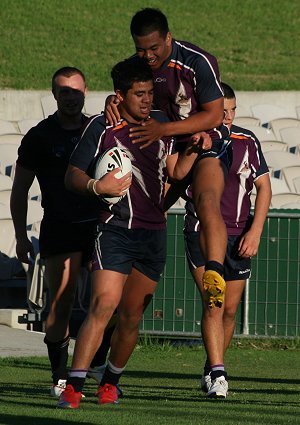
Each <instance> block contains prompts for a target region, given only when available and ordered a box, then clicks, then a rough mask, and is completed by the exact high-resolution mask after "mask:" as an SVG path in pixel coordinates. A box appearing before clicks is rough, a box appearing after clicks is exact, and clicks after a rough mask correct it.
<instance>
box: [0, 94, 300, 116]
mask: <svg viewBox="0 0 300 425" xmlns="http://www.w3.org/2000/svg"><path fill="white" fill-rule="evenodd" d="M108 94H109V92H90V93H89V94H88V95H87V98H86V105H87V107H86V109H87V112H90V111H91V112H92V113H96V112H100V111H101V110H103V107H104V102H105V98H106V96H107V95H108ZM236 95H237V103H238V108H237V116H251V115H254V114H253V111H252V110H251V107H252V106H253V105H258V104H260V105H265V104H267V105H269V113H270V112H271V109H277V112H278V114H280V115H281V116H286V117H292V118H296V117H297V113H296V109H295V108H296V106H299V105H300V91H297V92H293V91H273V92H244V91H240V92H237V93H236ZM44 96H50V98H51V92H49V91H26V90H24V91H23V90H2V91H0V119H5V120H11V121H19V120H22V119H42V118H43V117H44V115H43V109H42V104H41V98H42V97H44ZM95 97H96V98H98V100H97V102H93V101H92V98H95ZM51 100H52V101H53V99H51ZM95 103H96V104H98V103H99V110H97V111H95ZM53 104H54V106H55V102H54V103H53ZM88 104H90V106H89V107H88ZM274 113H275V114H276V111H274ZM257 114H258V115H259V114H262V115H261V116H259V117H258V118H261V120H262V123H263V122H264V121H265V120H266V118H268V114H267V115H264V112H262V111H258V112H257V113H256V115H257ZM256 115H254V116H256ZM298 118H300V116H299V117H298Z"/></svg>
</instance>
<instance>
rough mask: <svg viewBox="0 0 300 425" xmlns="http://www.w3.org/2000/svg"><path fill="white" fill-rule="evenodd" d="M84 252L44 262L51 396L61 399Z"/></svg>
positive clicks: (45, 339)
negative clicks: (71, 322)
mask: <svg viewBox="0 0 300 425" xmlns="http://www.w3.org/2000/svg"><path fill="white" fill-rule="evenodd" d="M81 260H82V254H81V252H72V253H68V254H58V255H54V256H51V257H48V258H46V259H45V270H46V279H47V282H48V288H49V304H50V309H49V314H48V317H47V320H46V335H45V338H44V342H45V343H46V345H47V349H48V356H49V360H50V364H51V370H52V379H53V387H52V388H51V395H52V396H53V397H58V396H59V395H60V393H61V391H62V390H63V388H64V386H65V380H66V379H67V360H68V347H69V339H70V338H69V320H70V317H71V313H72V308H73V303H74V297H75V292H76V285H77V278H78V274H79V270H80V266H81Z"/></svg>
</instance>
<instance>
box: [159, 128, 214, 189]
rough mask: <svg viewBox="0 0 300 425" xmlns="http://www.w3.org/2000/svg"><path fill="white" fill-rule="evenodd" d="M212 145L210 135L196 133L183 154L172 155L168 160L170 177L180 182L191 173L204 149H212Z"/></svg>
mask: <svg viewBox="0 0 300 425" xmlns="http://www.w3.org/2000/svg"><path fill="white" fill-rule="evenodd" d="M211 144H212V141H211V138H210V136H209V134H207V133H205V132H201V133H196V134H194V135H193V136H192V137H191V140H190V142H189V143H188V145H187V147H186V149H185V150H184V152H182V153H181V154H178V153H176V154H174V155H170V156H169V157H168V158H167V170H168V175H169V177H170V178H171V179H172V180H173V181H175V182H176V181H180V180H182V179H184V177H186V176H187V174H188V173H189V172H190V170H191V168H192V166H193V165H194V162H195V161H196V159H197V158H198V155H199V152H200V151H201V150H202V149H210V147H211Z"/></svg>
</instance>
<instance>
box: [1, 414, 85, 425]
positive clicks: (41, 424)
mask: <svg viewBox="0 0 300 425" xmlns="http://www.w3.org/2000/svg"><path fill="white" fill-rule="evenodd" d="M21 423H23V424H31V425H64V424H65V425H67V424H74V420H70V421H69V420H66V419H65V418H64V419H57V418H53V417H50V418H36V417H34V416H23V418H22V419H21V418H20V416H17V415H7V414H4V415H3V414H2V415H1V425H20V424H21ZM80 424H81V425H93V424H92V423H91V422H80Z"/></svg>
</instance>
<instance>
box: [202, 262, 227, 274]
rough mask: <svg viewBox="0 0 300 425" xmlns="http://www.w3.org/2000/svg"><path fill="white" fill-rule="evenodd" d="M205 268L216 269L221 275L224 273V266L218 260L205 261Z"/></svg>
mask: <svg viewBox="0 0 300 425" xmlns="http://www.w3.org/2000/svg"><path fill="white" fill-rule="evenodd" d="M205 270H214V271H215V272H217V273H219V275H221V276H223V275H224V266H223V264H221V263H218V262H217V261H207V263H205Z"/></svg>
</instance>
